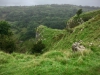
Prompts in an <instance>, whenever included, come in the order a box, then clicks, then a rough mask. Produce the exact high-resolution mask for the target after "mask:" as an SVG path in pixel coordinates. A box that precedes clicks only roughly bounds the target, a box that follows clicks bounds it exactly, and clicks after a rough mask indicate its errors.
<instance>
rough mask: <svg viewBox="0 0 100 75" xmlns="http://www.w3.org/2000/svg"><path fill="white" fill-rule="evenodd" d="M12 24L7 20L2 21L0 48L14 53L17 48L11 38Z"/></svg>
mask: <svg viewBox="0 0 100 75" xmlns="http://www.w3.org/2000/svg"><path fill="white" fill-rule="evenodd" d="M11 36H12V32H11V31H10V25H9V24H8V23H7V22H6V21H1V22H0V49H1V50H3V51H5V52H8V53H12V52H13V51H14V50H15V47H16V46H15V43H14V41H13V40H12V38H11Z"/></svg>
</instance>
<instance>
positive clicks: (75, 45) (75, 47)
mask: <svg viewBox="0 0 100 75" xmlns="http://www.w3.org/2000/svg"><path fill="white" fill-rule="evenodd" d="M72 50H73V51H74V52H75V51H83V50H85V47H84V46H83V45H82V44H81V43H80V42H75V43H73V44H72Z"/></svg>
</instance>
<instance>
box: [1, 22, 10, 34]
mask: <svg viewBox="0 0 100 75" xmlns="http://www.w3.org/2000/svg"><path fill="white" fill-rule="evenodd" d="M9 30H10V25H9V24H8V23H7V22H6V21H0V36H3V35H11V32H10V31H9Z"/></svg>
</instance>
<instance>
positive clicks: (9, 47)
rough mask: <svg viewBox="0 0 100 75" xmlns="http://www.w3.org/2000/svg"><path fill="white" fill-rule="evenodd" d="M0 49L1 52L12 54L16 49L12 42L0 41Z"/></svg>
mask: <svg viewBox="0 0 100 75" xmlns="http://www.w3.org/2000/svg"><path fill="white" fill-rule="evenodd" d="M0 48H1V50H2V51H4V52H7V53H12V52H13V51H15V49H16V45H15V43H14V41H13V40H5V39H4V40H2V41H1V40H0Z"/></svg>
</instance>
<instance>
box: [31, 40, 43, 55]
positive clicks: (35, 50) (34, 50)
mask: <svg viewBox="0 0 100 75" xmlns="http://www.w3.org/2000/svg"><path fill="white" fill-rule="evenodd" d="M44 48H45V45H44V44H43V43H42V41H41V40H40V41H38V42H37V43H35V44H34V45H33V47H32V53H42V52H43V51H42V50H43V49H44Z"/></svg>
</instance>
